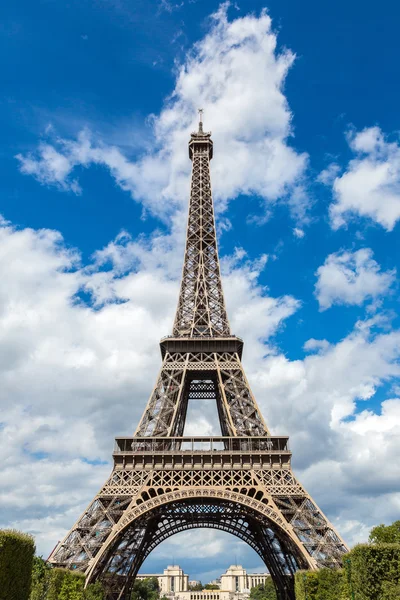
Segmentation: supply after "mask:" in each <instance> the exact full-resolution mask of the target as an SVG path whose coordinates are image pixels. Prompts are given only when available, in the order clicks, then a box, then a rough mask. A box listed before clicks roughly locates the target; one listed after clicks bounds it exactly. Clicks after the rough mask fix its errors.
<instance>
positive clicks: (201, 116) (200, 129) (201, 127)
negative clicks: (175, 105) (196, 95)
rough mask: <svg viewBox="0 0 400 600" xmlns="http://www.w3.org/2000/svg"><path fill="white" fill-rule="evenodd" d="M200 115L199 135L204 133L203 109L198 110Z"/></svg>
mask: <svg viewBox="0 0 400 600" xmlns="http://www.w3.org/2000/svg"><path fill="white" fill-rule="evenodd" d="M197 110H198V113H199V133H203V112H204V109H203V108H198V109H197Z"/></svg>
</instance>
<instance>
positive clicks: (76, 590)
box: [58, 571, 85, 600]
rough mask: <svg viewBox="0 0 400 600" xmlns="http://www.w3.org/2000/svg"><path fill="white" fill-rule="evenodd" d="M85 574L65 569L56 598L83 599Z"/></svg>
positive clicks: (65, 599)
mask: <svg viewBox="0 0 400 600" xmlns="http://www.w3.org/2000/svg"><path fill="white" fill-rule="evenodd" d="M84 585H85V576H84V574H83V573H74V572H73V571H67V573H66V574H65V576H64V579H63V582H62V586H61V590H60V594H59V596H58V600H83V588H84Z"/></svg>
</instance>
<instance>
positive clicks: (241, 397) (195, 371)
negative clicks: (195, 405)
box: [135, 351, 268, 436]
mask: <svg viewBox="0 0 400 600" xmlns="http://www.w3.org/2000/svg"><path fill="white" fill-rule="evenodd" d="M205 382H207V383H205ZM205 385H207V386H208V387H207V389H206V388H205V387H204V386H205ZM191 399H213V400H215V401H216V403H217V409H218V415H219V421H220V426H221V431H222V433H223V434H224V435H240V436H248V435H256V436H257V435H264V434H266V433H268V429H267V426H266V424H265V422H264V419H263V417H262V415H261V412H260V410H259V408H258V406H257V403H256V400H255V398H254V396H253V394H252V392H251V389H250V386H249V383H248V381H247V379H246V375H245V373H244V370H243V366H242V363H241V360H240V357H239V354H238V353H237V352H234V353H233V352H219V353H218V352H212V353H205V352H199V353H195V352H188V353H182V352H179V353H178V352H175V353H170V352H168V351H167V352H166V353H165V356H164V361H163V364H162V367H161V371H160V374H159V376H158V379H157V383H156V385H155V387H154V389H153V392H152V394H151V396H150V399H149V402H148V404H147V407H146V409H145V412H144V414H143V417H142V419H141V421H140V423H139V426H138V428H137V430H136V432H135V435H137V436H141V435H152V436H181V435H182V434H183V428H184V424H185V418H186V412H187V406H188V402H189V400H191Z"/></svg>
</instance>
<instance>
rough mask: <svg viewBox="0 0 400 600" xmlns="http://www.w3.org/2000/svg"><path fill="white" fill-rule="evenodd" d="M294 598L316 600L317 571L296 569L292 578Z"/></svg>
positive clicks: (297, 599)
mask: <svg viewBox="0 0 400 600" xmlns="http://www.w3.org/2000/svg"><path fill="white" fill-rule="evenodd" d="M294 589H295V593H296V600H316V599H317V591H318V571H297V573H296V575H295V578H294Z"/></svg>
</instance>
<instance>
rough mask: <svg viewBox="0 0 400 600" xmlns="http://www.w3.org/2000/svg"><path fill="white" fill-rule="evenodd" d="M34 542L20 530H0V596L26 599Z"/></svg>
mask: <svg viewBox="0 0 400 600" xmlns="http://www.w3.org/2000/svg"><path fill="white" fill-rule="evenodd" d="M34 554H35V542H34V541H33V538H32V536H30V535H27V534H25V533H21V532H20V531H14V530H11V529H10V530H1V531H0V597H1V598H7V600H28V598H29V594H30V590H31V581H32V564H33V557H34Z"/></svg>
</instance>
